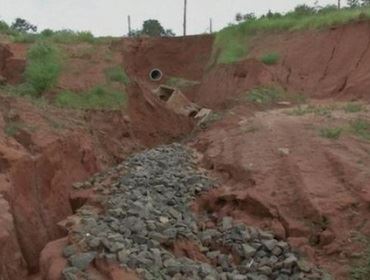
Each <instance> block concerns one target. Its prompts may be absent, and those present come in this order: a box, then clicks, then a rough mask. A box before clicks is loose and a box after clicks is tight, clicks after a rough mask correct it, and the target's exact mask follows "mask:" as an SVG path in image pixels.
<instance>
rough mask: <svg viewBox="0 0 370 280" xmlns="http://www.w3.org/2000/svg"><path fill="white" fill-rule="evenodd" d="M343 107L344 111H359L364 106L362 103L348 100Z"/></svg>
mask: <svg viewBox="0 0 370 280" xmlns="http://www.w3.org/2000/svg"><path fill="white" fill-rule="evenodd" d="M343 109H344V111H345V112H346V113H358V112H361V111H362V110H363V109H364V108H363V105H362V104H359V103H353V102H350V103H347V104H346V105H345V106H344V108H343Z"/></svg>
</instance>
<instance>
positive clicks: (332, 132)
mask: <svg viewBox="0 0 370 280" xmlns="http://www.w3.org/2000/svg"><path fill="white" fill-rule="evenodd" d="M342 131H343V128H341V127H326V128H321V129H320V136H321V137H324V138H328V139H332V140H337V139H338V138H339V137H340V135H341V134H342Z"/></svg>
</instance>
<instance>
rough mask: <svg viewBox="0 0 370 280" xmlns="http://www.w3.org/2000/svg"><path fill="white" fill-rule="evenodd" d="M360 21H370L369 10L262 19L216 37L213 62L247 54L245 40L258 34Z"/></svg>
mask: <svg viewBox="0 0 370 280" xmlns="http://www.w3.org/2000/svg"><path fill="white" fill-rule="evenodd" d="M360 19H370V8H369V7H364V8H358V9H341V10H336V9H332V10H328V11H326V12H321V13H320V12H318V13H313V14H305V15H302V14H299V13H294V12H290V13H287V14H286V15H284V16H281V17H273V18H268V17H262V18H259V19H256V20H248V21H246V22H243V23H240V24H238V25H232V26H229V27H226V28H224V29H223V30H221V31H220V32H218V33H217V34H216V39H215V42H214V51H213V60H215V61H216V62H217V63H234V62H237V61H239V60H241V59H243V58H245V57H246V56H247V54H248V44H247V43H248V40H249V38H250V37H251V36H253V35H256V34H259V33H272V32H281V31H302V30H310V29H322V28H328V27H331V26H334V25H340V24H345V23H349V22H352V21H356V20H360Z"/></svg>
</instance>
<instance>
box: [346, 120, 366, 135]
mask: <svg viewBox="0 0 370 280" xmlns="http://www.w3.org/2000/svg"><path fill="white" fill-rule="evenodd" d="M350 131H351V132H352V133H353V134H355V135H357V136H359V137H361V138H363V139H365V140H370V122H369V121H367V120H363V119H357V120H355V121H352V122H351V123H350Z"/></svg>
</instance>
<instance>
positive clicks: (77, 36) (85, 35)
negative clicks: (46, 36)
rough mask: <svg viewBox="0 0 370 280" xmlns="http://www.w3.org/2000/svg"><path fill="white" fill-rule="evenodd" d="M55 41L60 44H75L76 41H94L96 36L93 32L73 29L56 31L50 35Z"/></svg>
mask: <svg viewBox="0 0 370 280" xmlns="http://www.w3.org/2000/svg"><path fill="white" fill-rule="evenodd" d="M50 38H51V40H53V41H54V42H55V43H59V44H75V43H90V44H92V43H94V42H95V38H94V35H93V34H92V33H91V32H88V31H84V32H75V31H72V30H60V31H55V32H54V34H53V35H52V36H51V37H50Z"/></svg>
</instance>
